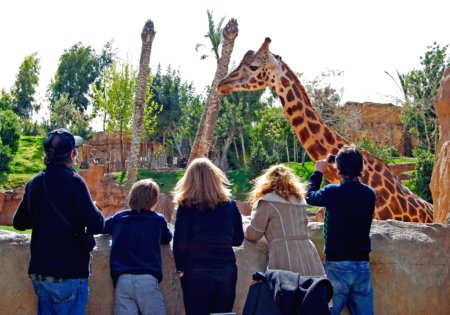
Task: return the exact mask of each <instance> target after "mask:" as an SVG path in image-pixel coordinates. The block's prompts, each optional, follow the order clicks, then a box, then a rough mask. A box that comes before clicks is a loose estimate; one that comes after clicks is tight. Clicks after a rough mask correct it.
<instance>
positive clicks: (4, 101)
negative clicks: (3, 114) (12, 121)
mask: <svg viewBox="0 0 450 315" xmlns="http://www.w3.org/2000/svg"><path fill="white" fill-rule="evenodd" d="M0 93H1V94H0V110H7V109H13V107H14V100H13V97H12V95H11V93H8V92H6V90H5V89H4V88H3V89H2V91H1V92H0Z"/></svg>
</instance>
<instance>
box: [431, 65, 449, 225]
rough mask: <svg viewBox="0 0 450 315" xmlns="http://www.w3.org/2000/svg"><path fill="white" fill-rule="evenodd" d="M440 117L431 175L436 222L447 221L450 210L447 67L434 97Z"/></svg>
mask: <svg viewBox="0 0 450 315" xmlns="http://www.w3.org/2000/svg"><path fill="white" fill-rule="evenodd" d="M434 107H435V109H436V115H437V117H438V119H439V125H440V127H439V141H438V145H437V147H436V160H435V164H434V169H433V175H432V176H431V183H430V189H431V194H432V195H433V208H434V215H433V218H434V222H436V223H444V222H447V219H448V215H449V212H450V68H447V69H446V71H445V73H444V77H443V78H442V81H441V85H440V87H439V89H438V91H437V93H436V97H435V99H434Z"/></svg>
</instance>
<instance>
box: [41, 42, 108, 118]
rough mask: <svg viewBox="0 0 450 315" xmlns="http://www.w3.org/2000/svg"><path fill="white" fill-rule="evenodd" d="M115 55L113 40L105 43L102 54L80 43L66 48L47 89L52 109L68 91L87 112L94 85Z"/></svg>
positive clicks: (80, 108)
mask: <svg viewBox="0 0 450 315" xmlns="http://www.w3.org/2000/svg"><path fill="white" fill-rule="evenodd" d="M114 58H115V53H114V52H113V50H112V43H111V42H108V43H106V44H105V46H104V47H103V50H102V52H101V53H100V54H97V53H96V52H95V50H94V49H93V48H92V47H91V46H84V45H83V44H82V43H81V42H79V43H76V44H75V45H73V46H72V47H71V48H69V49H66V50H64V53H63V54H62V55H61V57H60V59H59V65H58V69H57V70H56V73H55V76H54V78H53V79H52V81H51V83H50V86H49V90H48V97H49V100H50V109H51V108H52V106H53V105H54V104H55V102H56V100H57V99H59V98H60V97H61V95H63V94H64V93H67V95H68V97H69V98H71V99H72V100H73V102H74V103H75V104H76V106H77V108H78V109H79V110H81V111H85V110H86V108H87V106H88V104H89V99H88V97H87V96H88V92H89V90H90V86H91V84H92V83H95V82H97V81H98V80H99V78H100V76H101V74H102V72H103V70H104V69H105V68H106V67H107V66H110V65H111V64H112V62H113V60H114Z"/></svg>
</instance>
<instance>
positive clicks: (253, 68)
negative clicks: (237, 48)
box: [249, 66, 258, 71]
mask: <svg viewBox="0 0 450 315" xmlns="http://www.w3.org/2000/svg"><path fill="white" fill-rule="evenodd" d="M249 68H250V70H252V71H256V70H258V67H257V66H250V67H249Z"/></svg>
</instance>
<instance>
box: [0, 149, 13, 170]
mask: <svg viewBox="0 0 450 315" xmlns="http://www.w3.org/2000/svg"><path fill="white" fill-rule="evenodd" d="M12 159H13V155H12V154H11V149H10V148H9V146H7V145H3V144H1V143H0V171H7V170H8V169H9V163H11V161H12Z"/></svg>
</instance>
